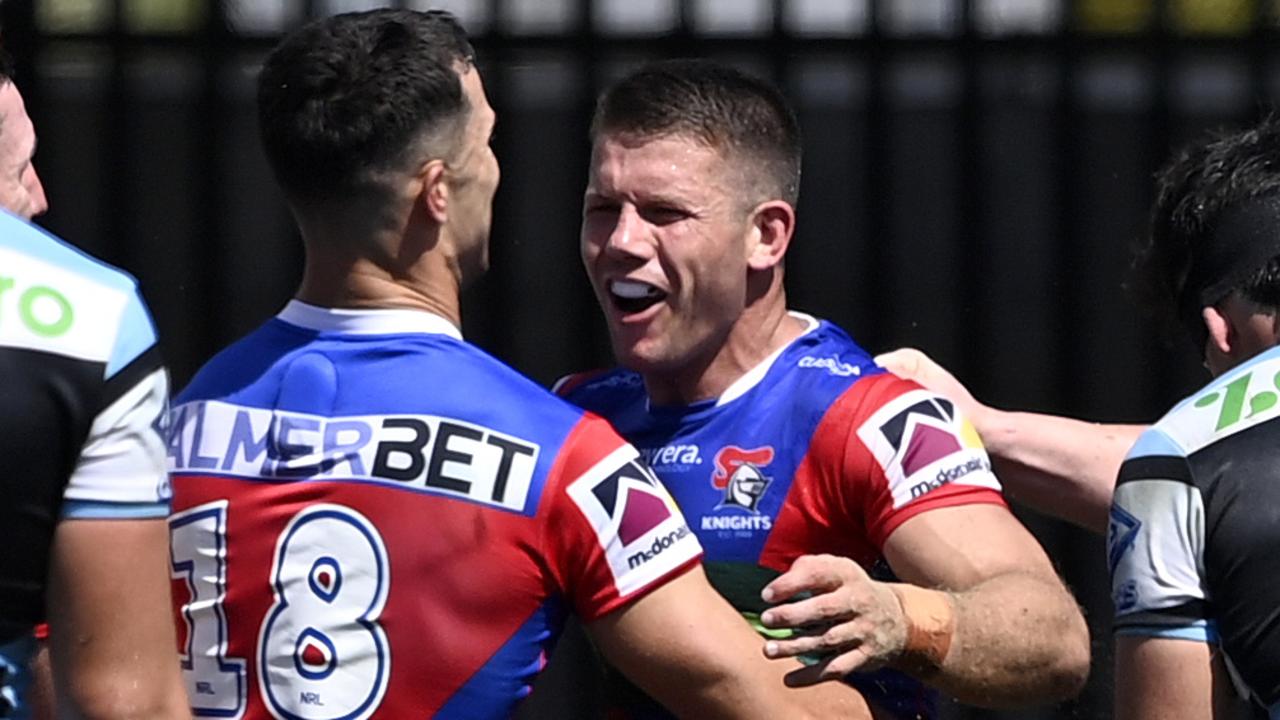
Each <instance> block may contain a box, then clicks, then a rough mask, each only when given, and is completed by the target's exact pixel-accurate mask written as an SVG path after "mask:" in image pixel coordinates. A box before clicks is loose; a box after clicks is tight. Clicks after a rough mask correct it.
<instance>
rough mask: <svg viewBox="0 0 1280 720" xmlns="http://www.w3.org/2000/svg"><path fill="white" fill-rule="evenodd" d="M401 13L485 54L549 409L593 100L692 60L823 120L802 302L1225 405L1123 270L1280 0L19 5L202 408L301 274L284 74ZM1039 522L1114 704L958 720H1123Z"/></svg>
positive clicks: (52, 108)
mask: <svg viewBox="0 0 1280 720" xmlns="http://www.w3.org/2000/svg"><path fill="white" fill-rule="evenodd" d="M380 6H401V7H410V8H416V9H425V8H427V7H429V6H430V7H441V8H445V9H448V10H451V11H453V12H454V13H455V14H457V15H458V16H459V18H460V19H461V20H462V21H463V23H464V25H466V26H467V28H468V30H469V31H470V32H471V33H472V35H473V37H474V38H475V44H476V46H477V49H478V51H479V54H480V57H481V70H482V73H483V76H484V78H485V83H486V86H487V88H488V93H489V97H490V100H491V101H492V104H493V105H494V107H495V108H496V109H497V112H498V115H499V123H498V128H497V133H498V137H497V142H496V150H497V153H498V157H499V160H500V161H501V163H502V169H503V180H502V185H501V187H500V188H499V191H498V196H497V200H496V209H495V224H494V234H493V248H492V266H493V269H492V271H491V272H490V274H489V276H488V277H487V278H486V279H485V280H483V281H482V282H481V283H479V284H478V285H477V286H476V287H474V288H472V289H470V290H469V291H468V293H467V298H466V300H465V305H464V316H463V317H464V330H465V332H466V334H467V335H468V336H469V337H470V338H471V339H472V340H473V341H475V342H477V343H478V344H480V345H481V346H483V347H485V348H487V349H488V350H490V351H491V352H493V353H494V354H496V355H497V356H499V357H501V358H503V359H505V360H507V361H508V362H510V363H511V364H512V365H514V366H515V367H516V368H518V369H520V370H522V371H524V372H525V373H527V374H529V375H531V376H533V377H534V378H536V379H538V380H540V381H542V382H544V383H550V382H551V381H552V380H554V379H555V378H556V377H557V376H559V375H560V374H563V373H566V372H569V371H572V370H576V369H582V368H584V367H591V366H599V365H604V364H606V363H608V362H609V352H608V345H607V340H606V335H605V331H604V327H603V323H602V322H600V321H599V318H598V317H597V313H596V309H595V306H594V301H593V299H592V296H591V293H590V289H589V287H588V285H587V283H586V280H585V278H584V277H583V273H582V270H581V266H580V264H579V261H578V253H577V231H578V222H579V205H580V199H581V193H582V189H583V187H584V181H585V167H586V163H587V159H588V153H589V147H588V144H587V142H586V132H587V125H588V121H589V114H590V110H591V106H592V102H593V99H594V97H595V95H596V94H597V92H598V91H599V90H600V88H601V87H602V86H603V85H604V84H605V83H607V82H608V81H609V80H610V79H611V78H613V77H615V76H617V74H619V73H620V72H622V71H624V70H625V69H627V68H629V67H631V66H632V65H634V64H635V63H638V62H641V61H644V60H646V59H652V58H658V57H665V56H688V55H702V56H710V57H715V58H718V59H721V60H725V61H728V62H731V63H733V64H736V65H738V66H740V67H742V68H744V69H747V70H750V71H753V72H756V73H758V74H761V75H764V76H768V77H771V78H773V79H774V80H776V81H777V82H778V83H779V84H780V85H781V86H782V87H783V89H784V90H785V91H786V93H787V94H788V95H789V96H790V98H791V99H792V101H793V102H794V104H795V106H796V107H797V108H798V111H799V114H800V120H801V124H802V126H803V128H804V133H805V159H804V163H805V165H804V182H803V186H802V192H801V200H800V208H799V217H800V222H799V230H798V237H797V240H796V241H795V243H794V244H793V246H792V250H791V253H790V259H789V261H788V268H787V280H788V288H789V292H790V296H791V299H792V304H793V306H794V307H796V308H798V309H802V310H805V311H808V312H811V313H813V314H816V315H819V316H823V317H826V318H829V319H831V320H833V321H835V322H837V323H838V324H841V325H843V326H844V327H845V328H847V329H848V330H849V331H850V332H851V333H852V334H853V336H854V337H855V338H856V339H858V340H859V341H860V342H861V343H862V344H863V345H864V346H865V347H866V348H868V349H869V350H872V351H880V350H886V349H889V348H892V347H895V346H900V345H914V346H917V347H921V348H923V349H925V350H927V351H929V352H930V353H932V354H933V355H934V356H935V357H937V358H938V359H940V360H941V361H942V362H943V363H944V364H945V365H947V366H948V367H950V368H952V369H953V370H954V371H955V372H956V374H957V375H958V376H959V377H960V378H961V379H962V380H964V381H966V382H967V383H968V384H969V385H970V387H971V388H972V389H973V390H974V391H975V394H977V395H978V396H979V397H980V398H982V399H984V400H986V401H988V402H991V403H995V404H998V405H1003V406H1008V407H1018V408H1027V409H1036V410H1042V411H1050V412H1056V413H1068V414H1072V415H1076V416H1081V417H1087V418H1092V419H1097V420H1133V421H1141V420H1151V419H1154V418H1155V417H1157V416H1158V415H1159V414H1160V413H1162V412H1163V411H1164V410H1165V409H1167V408H1168V407H1169V406H1170V405H1171V404H1172V402H1173V401H1175V400H1176V399H1177V398H1179V397H1181V396H1183V395H1185V394H1187V393H1188V392H1190V391H1191V390H1193V389H1194V388H1195V387H1197V386H1198V385H1199V384H1201V383H1202V382H1204V381H1205V380H1206V379H1207V376H1206V375H1205V374H1204V373H1203V371H1202V370H1201V369H1200V368H1199V367H1198V364H1197V362H1196V357H1195V356H1194V353H1192V352H1190V346H1189V345H1188V344H1186V343H1185V342H1181V341H1180V339H1177V338H1173V339H1169V338H1166V337H1164V335H1163V334H1162V333H1161V332H1160V331H1159V326H1158V324H1157V323H1154V322H1152V321H1151V320H1150V319H1149V318H1147V317H1146V316H1144V315H1142V314H1141V313H1140V312H1139V311H1138V310H1137V308H1136V306H1135V302H1134V298H1133V297H1131V295H1130V293H1128V292H1127V291H1126V290H1125V281H1126V273H1127V268H1128V266H1129V259H1130V256H1131V251H1132V249H1133V247H1134V245H1135V243H1136V242H1137V241H1138V240H1139V239H1140V237H1141V235H1142V232H1143V229H1144V226H1145V222H1146V214H1147V208H1148V204H1149V202H1150V199H1151V193H1152V187H1151V177H1152V173H1153V172H1154V171H1155V169H1156V168H1157V167H1158V165H1159V164H1160V163H1162V162H1163V161H1164V159H1165V158H1166V157H1168V155H1169V154H1170V152H1171V151H1172V149H1173V148H1175V147H1177V146H1178V145H1180V144H1182V143H1184V142H1186V141H1187V140H1189V139H1191V138H1194V137H1196V136H1198V135H1199V134H1200V133H1202V132H1203V131H1205V130H1206V129H1210V128H1221V127H1235V126H1239V125H1241V124H1243V123H1246V122H1249V121H1251V120H1254V119H1256V118H1258V117H1260V115H1261V114H1263V113H1266V112H1268V111H1269V109H1270V107H1271V106H1272V103H1273V99H1274V98H1276V97H1278V96H1280V46H1277V45H1275V44H1274V42H1273V41H1274V40H1275V38H1276V28H1277V22H1278V20H1280V0H1163V1H1160V0H400V2H373V1H371V0H221V1H220V0H3V2H0V23H2V24H3V40H2V42H3V46H4V48H5V50H6V51H7V52H8V53H10V54H11V55H12V56H13V57H14V58H15V60H16V62H17V66H18V77H17V82H18V85H19V87H20V88H21V89H22V92H23V93H24V95H25V97H26V99H27V103H28V109H29V111H30V114H31V116H32V118H33V120H34V121H35V124H36V128H37V132H38V134H39V152H38V154H37V156H36V167H37V169H38V171H39V172H40V174H41V176H42V178H43V180H44V183H45V188H46V190H47V192H48V195H49V201H50V205H51V210H50V211H49V213H48V214H47V216H45V217H44V218H43V219H42V220H41V222H42V223H43V224H44V225H46V226H47V227H49V228H51V229H52V230H54V231H55V232H57V233H58V234H60V235H62V236H63V237H65V238H67V239H68V240H70V241H71V242H73V243H75V244H77V245H79V246H81V247H83V248H85V249H86V250H88V251H90V252H92V253H94V254H96V255H99V256H101V257H103V258H105V259H107V260H108V261H110V262H112V263H115V264H117V265H120V266H122V267H124V268H126V269H128V270H130V271H131V272H133V273H134V274H135V275H136V276H138V278H139V279H140V280H141V282H142V285H143V288H144V291H145V294H146V296H147V298H148V300H149V302H150V304H151V308H152V310H153V312H154V314H155V317H156V321H157V324H158V325H159V328H160V332H161V337H162V344H163V346H164V349H165V352H166V355H167V357H168V360H169V364H170V368H171V370H172V373H173V377H174V381H175V386H176V387H181V386H182V385H183V384H184V383H185V382H186V381H187V379H189V378H190V376H191V374H192V373H193V372H194V370H195V369H196V368H197V367H198V366H199V365H200V364H201V363H202V362H204V361H205V360H206V359H207V358H208V357H209V356H210V355H211V354H212V353H213V352H215V350H217V349H218V348H220V347H221V346H223V345H225V344H227V343H228V342H230V341H231V340H233V339H235V338H236V337H238V336H240V335H241V334H243V333H245V332H246V331H248V330H249V329H251V328H252V327H254V326H255V325H256V324H258V323H259V322H261V321H262V320H263V319H265V318H266V317H268V316H269V315H271V314H272V313H274V312H275V311H276V310H277V309H278V308H279V307H281V305H282V304H283V303H284V302H285V301H286V299H287V298H288V297H289V296H290V294H291V293H292V291H293V289H294V287H295V284H296V282H297V280H298V278H299V269H300V259H301V247H300V244H299V241H298V239H297V236H296V233H295V231H294V229H293V226H292V223H291V220H290V217H289V214H288V212H287V210H286V209H285V207H284V205H283V202H282V200H281V197H280V195H279V194H278V192H277V191H276V189H275V187H274V185H273V183H272V181H271V178H270V175H269V172H268V171H267V168H266V165H265V162H264V160H263V158H262V156H261V151H260V149H259V145H258V139H257V130H256V125H255V114H254V104H253V103H254V99H253V98H254V79H255V76H256V73H257V69H258V67H259V65H260V63H261V60H262V58H263V56H264V54H265V53H266V51H267V50H268V49H269V48H270V47H271V46H272V44H273V43H274V42H275V41H276V40H277V39H278V38H279V37H280V35H281V34H282V33H284V32H287V31H288V30H290V29H292V28H293V27H296V26H297V25H299V24H300V23H302V22H304V21H305V20H306V19H308V18H312V17H319V16H323V15H327V14H331V13H336V12H343V11H348V10H358V9H367V8H372V7H380ZM1023 517H1024V518H1025V519H1026V520H1027V521H1028V523H1029V524H1030V525H1031V526H1032V527H1033V529H1034V530H1035V531H1036V532H1037V534H1038V535H1039V537H1040V538H1041V540H1042V541H1043V542H1044V543H1045V545H1046V547H1047V548H1048V549H1049V551H1050V554H1051V555H1053V556H1054V558H1055V559H1056V560H1057V562H1058V563H1059V566H1060V568H1061V570H1062V572H1063V573H1064V575H1065V576H1066V578H1067V580H1068V582H1069V583H1070V584H1071V586H1072V587H1073V588H1074V589H1075V591H1076V593H1077V596H1078V597H1079V599H1080V601H1081V603H1082V604H1083V606H1084V607H1085V609H1086V611H1087V614H1088V617H1089V620H1090V624H1091V626H1092V629H1093V632H1094V658H1095V665H1094V671H1093V675H1092V678H1091V680H1090V683H1089V686H1088V688H1087V690H1086V691H1085V693H1084V694H1083V695H1082V696H1081V698H1080V699H1079V700H1078V701H1076V702H1073V703H1069V704H1066V705H1063V706H1060V707H1047V708H1044V709H1042V710H1039V711H1034V712H1031V711H1028V712H1018V713H1008V714H999V713H984V712H977V711H969V710H967V709H965V708H960V707H949V708H948V710H947V717H950V718H994V717H1017V718H1065V717H1073V718H1103V717H1108V716H1109V714H1110V712H1109V705H1110V696H1111V690H1112V682H1111V672H1110V667H1111V652H1110V628H1109V613H1110V601H1109V599H1108V592H1107V587H1106V585H1107V582H1106V568H1105V565H1104V563H1103V543H1102V540H1101V538H1098V537H1094V536H1090V535H1088V534H1086V533H1083V532H1081V531H1077V530H1074V529H1071V528H1069V527H1067V526H1066V525H1064V524H1061V523H1058V522H1055V521H1051V520H1045V519H1043V518H1040V517H1037V516H1034V515H1031V514H1029V513H1023Z"/></svg>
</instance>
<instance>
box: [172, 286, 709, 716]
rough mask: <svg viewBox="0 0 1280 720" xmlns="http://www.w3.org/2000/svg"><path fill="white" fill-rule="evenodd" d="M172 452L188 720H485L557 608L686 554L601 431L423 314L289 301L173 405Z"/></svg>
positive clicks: (648, 489) (660, 574)
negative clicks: (192, 719) (191, 718)
mask: <svg viewBox="0 0 1280 720" xmlns="http://www.w3.org/2000/svg"><path fill="white" fill-rule="evenodd" d="M169 456H170V464H171V472H172V478H173V488H174V500H173V515H172V516H171V518H170V528H171V538H172V571H173V576H174V579H175V585H174V596H175V606H176V607H177V611H178V629H179V636H180V637H179V641H180V651H181V655H182V662H183V671H184V677H185V678H186V680H187V685H188V687H187V689H188V692H189V694H190V697H191V699H192V703H193V707H194V710H195V712H196V714H197V715H200V716H206V717H231V718H239V717H245V718H254V719H256V718H268V717H275V718H308V719H312V720H319V719H320V718H334V719H336V718H368V717H388V718H401V717H428V716H436V717H442V718H448V717H468V718H489V717H505V716H507V715H509V714H510V712H511V711H512V708H513V707H514V705H515V704H516V703H517V702H518V701H519V700H520V699H522V698H523V697H524V696H525V695H527V694H528V691H529V684H530V682H531V681H532V679H533V677H534V676H535V675H536V673H537V672H538V671H539V670H540V669H541V667H542V665H543V663H544V661H545V656H546V652H547V650H548V648H549V646H550V645H551V643H553V642H554V640H555V638H556V637H557V636H558V634H559V631H560V627H561V623H562V620H563V618H564V615H565V614H566V613H568V612H572V613H576V614H577V615H579V616H580V617H581V618H582V619H583V620H585V621H587V622H590V621H591V620H594V619H597V618H599V617H601V616H603V615H605V614H608V613H610V612H612V611H614V610H616V609H618V608H619V607H621V606H623V605H624V604H626V603H627V602H629V601H630V600H632V599H634V598H636V597H638V596H639V595H641V594H643V593H644V592H646V591H647V590H649V589H652V588H653V587H656V586H658V585H661V584H662V583H663V582H665V580H666V579H668V578H670V577H673V576H675V575H677V574H679V573H680V572H682V571H683V570H684V569H686V568H687V567H689V566H690V565H691V564H693V563H694V562H696V560H697V558H698V556H699V552H700V550H699V547H698V543H697V541H696V539H695V538H694V535H693V533H691V532H690V529H689V528H688V527H687V525H686V524H685V522H684V520H683V518H682V517H681V515H680V513H679V511H678V509H677V508H676V506H675V504H674V502H673V501H672V499H671V497H670V496H669V495H668V494H667V493H666V491H665V490H664V489H663V488H662V486H661V484H660V483H659V482H658V481H657V480H656V478H654V477H653V474H652V472H651V471H649V469H648V468H647V467H645V465H644V464H643V462H642V461H640V459H639V457H638V454H637V452H636V451H635V450H634V448H632V447H631V446H630V445H628V444H627V443H625V442H624V441H623V440H622V439H620V438H619V437H618V436H617V434H616V433H615V432H614V431H613V430H612V429H611V428H610V427H609V426H608V424H607V423H605V422H604V421H603V420H601V419H599V418H597V417H594V416H592V415H590V414H588V413H584V412H582V411H581V410H580V409H578V408H575V407H573V406H571V405H569V404H568V403H565V402H563V401H562V400H559V399H557V398H555V397H553V396H551V395H550V394H548V393H547V392H546V391H545V390H542V389H540V388H539V387H537V386H536V385H535V384H534V383H532V382H530V381H529V380H527V379H525V378H523V377H521V376H520V375H519V374H517V373H516V372H515V371H513V370H511V369H509V368H507V367H506V366H505V365H503V364H501V363H500V362H498V361H496V360H494V359H493V358H491V357H490V356H488V355H487V354H485V353H483V352H482V351H480V350H478V349H476V348H475V347H473V346H471V345H469V344H467V343H466V342H464V341H463V340H462V339H461V337H460V335H459V334H458V332H457V330H456V329H455V328H454V327H453V326H452V325H450V324H449V323H448V322H447V321H445V320H444V319H443V318H440V317H438V316H434V315H430V314H427V313H421V312H411V311H398V310H382V311H338V310H324V309H320V308H316V307H313V306H309V305H305V304H302V303H299V302H296V301H295V302H293V303H290V305H289V306H288V307H287V308H286V309H285V310H284V311H283V312H282V313H281V314H280V316H278V317H277V318H275V319H273V320H271V321H269V322H268V323H267V324H265V325H264V326H263V327H261V328H260V329H259V330H257V331H256V332H254V333H253V334H251V335H249V336H248V337H246V338H244V339H243V340H241V341H239V342H237V343H236V344H234V345H232V346H231V347H230V348H228V349H227V350H225V351H223V352H222V353H221V354H219V355H218V356H217V357H215V358H214V359H213V360H212V361H211V362H210V363H209V364H208V365H206V366H205V367H204V368H203V369H202V370H201V372H200V373H199V374H198V375H197V376H196V378H195V379H194V380H193V381H192V383H191V385H190V386H189V387H188V388H187V389H186V390H185V391H184V392H183V393H182V394H181V395H180V396H179V397H178V398H177V400H176V402H175V407H174V409H173V411H172V414H171V428H170V440H169Z"/></svg>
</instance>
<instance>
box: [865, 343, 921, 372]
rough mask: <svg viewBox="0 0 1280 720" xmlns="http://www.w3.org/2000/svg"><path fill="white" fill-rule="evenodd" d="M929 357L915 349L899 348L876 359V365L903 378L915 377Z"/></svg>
mask: <svg viewBox="0 0 1280 720" xmlns="http://www.w3.org/2000/svg"><path fill="white" fill-rule="evenodd" d="M927 358H928V356H927V355H925V354H924V353H923V352H920V351H919V350H917V349H915V348H898V349H897V350H891V351H889V352H887V353H881V354H879V355H877V356H876V357H875V361H876V364H877V365H879V366H880V367H882V368H884V369H885V370H888V371H889V372H891V373H893V374H894V375H898V376H901V377H913V376H914V375H915V373H916V372H917V371H918V370H919V369H920V366H921V362H922V361H923V360H925V359H927Z"/></svg>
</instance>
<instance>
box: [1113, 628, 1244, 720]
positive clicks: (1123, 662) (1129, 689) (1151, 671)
mask: <svg viewBox="0 0 1280 720" xmlns="http://www.w3.org/2000/svg"><path fill="white" fill-rule="evenodd" d="M1115 717H1116V718H1117V720H1205V719H1206V718H1214V719H1215V720H1228V719H1230V718H1241V719H1243V718H1247V717H1249V713H1248V708H1247V706H1246V705H1245V704H1244V703H1243V702H1242V701H1240V700H1239V698H1238V697H1237V696H1236V695H1235V693H1234V691H1233V690H1232V688H1231V682H1230V679H1229V678H1228V677H1227V670H1226V667H1225V666H1224V665H1223V662H1222V655H1221V654H1220V653H1217V652H1214V648H1213V646H1212V645H1210V644H1208V643H1203V642H1197V641H1189V640H1176V639H1168V638H1152V637H1140V636H1129V635H1121V636H1119V637H1117V638H1116V714H1115Z"/></svg>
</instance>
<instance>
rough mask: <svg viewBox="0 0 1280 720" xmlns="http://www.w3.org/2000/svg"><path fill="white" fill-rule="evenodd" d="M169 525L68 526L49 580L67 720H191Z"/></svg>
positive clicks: (55, 661)
mask: <svg viewBox="0 0 1280 720" xmlns="http://www.w3.org/2000/svg"><path fill="white" fill-rule="evenodd" d="M168 538H169V535H168V527H167V524H166V522H165V521H164V520H163V519H159V518H157V519H138V520H88V519H75V520H63V521H62V522H61V523H59V525H58V529H57V531H56V533H55V536H54V545H53V555H52V560H51V563H50V572H49V601H48V606H49V625H50V627H51V632H50V636H49V650H50V659H51V661H52V665H53V674H54V684H55V688H56V692H57V706H58V713H59V715H60V716H62V715H67V716H73V717H81V716H82V717H86V718H179V717H181V718H189V717H190V716H191V714H190V710H189V709H188V707H187V698H186V694H185V691H184V690H183V689H182V684H181V677H180V675H179V672H178V657H177V652H176V647H177V642H176V640H175V637H174V629H173V616H172V612H173V610H172V608H171V606H170V601H169V574H168V569H167V566H168V554H167V548H168V546H169V545H168Z"/></svg>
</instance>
